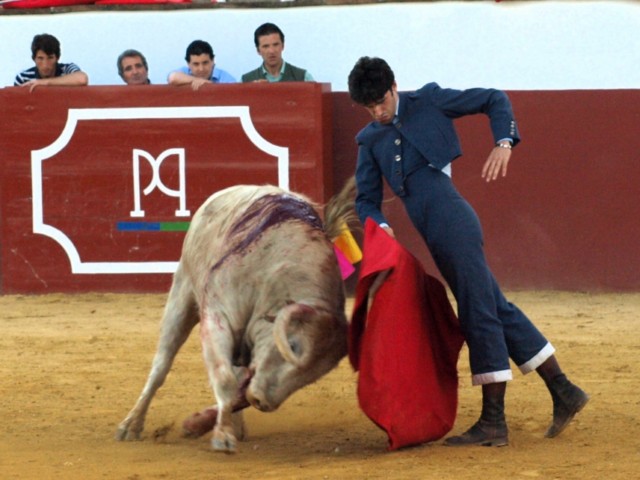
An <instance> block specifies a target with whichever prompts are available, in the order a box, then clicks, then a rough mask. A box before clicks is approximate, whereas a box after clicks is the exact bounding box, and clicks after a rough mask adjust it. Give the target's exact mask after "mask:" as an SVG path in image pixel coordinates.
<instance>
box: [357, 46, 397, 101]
mask: <svg viewBox="0 0 640 480" xmlns="http://www.w3.org/2000/svg"><path fill="white" fill-rule="evenodd" d="M394 81H395V76H394V75H393V70H391V67H389V64H388V63H387V62H385V61H384V60H383V59H381V58H376V57H374V58H370V57H360V59H359V60H358V61H357V62H356V64H355V66H354V67H353V70H351V73H350V74H349V95H351V99H352V100H353V101H354V102H356V103H358V104H360V105H371V104H372V103H375V102H378V101H380V100H381V99H382V98H383V97H384V96H385V94H386V93H387V92H388V91H389V90H391V86H392V85H393V82H394Z"/></svg>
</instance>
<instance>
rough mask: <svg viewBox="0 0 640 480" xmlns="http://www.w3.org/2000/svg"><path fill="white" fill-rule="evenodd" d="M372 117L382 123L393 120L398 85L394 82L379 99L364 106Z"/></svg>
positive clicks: (385, 123)
mask: <svg viewBox="0 0 640 480" xmlns="http://www.w3.org/2000/svg"><path fill="white" fill-rule="evenodd" d="M364 108H366V109H367V111H368V112H369V114H370V115H371V117H373V119H374V120H375V121H376V122H378V123H380V124H382V125H387V124H389V123H391V122H392V121H393V117H395V116H396V110H397V108H398V87H397V85H396V83H395V82H394V83H393V85H391V88H390V89H389V90H388V91H387V93H385V94H384V97H382V98H381V99H380V100H378V101H376V102H373V103H370V104H369V105H365V107H364Z"/></svg>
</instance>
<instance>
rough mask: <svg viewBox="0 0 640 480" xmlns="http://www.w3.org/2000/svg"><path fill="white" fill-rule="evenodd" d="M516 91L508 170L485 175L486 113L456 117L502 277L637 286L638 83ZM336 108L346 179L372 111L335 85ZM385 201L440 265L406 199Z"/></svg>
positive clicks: (469, 182)
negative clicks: (514, 140) (517, 137)
mask: <svg viewBox="0 0 640 480" xmlns="http://www.w3.org/2000/svg"><path fill="white" fill-rule="evenodd" d="M508 93H509V97H510V98H511V101H512V103H513V106H514V110H515V114H516V118H517V120H518V125H519V128H520V133H521V135H522V143H521V144H520V145H519V146H518V147H516V148H515V149H514V151H513V155H512V160H511V162H510V165H509V172H508V175H507V177H506V178H501V179H499V180H498V181H496V182H493V183H490V184H487V183H485V182H484V181H483V180H482V179H481V178H480V172H481V169H482V165H483V163H484V161H485V160H486V156H487V155H488V153H489V150H490V149H491V147H492V139H491V132H490V130H489V126H488V123H487V121H486V119H485V117H483V116H481V115H478V116H473V117H467V118H464V119H461V120H459V121H457V123H456V125H457V129H458V133H459V135H460V138H461V141H462V147H463V151H464V155H463V157H461V158H459V159H458V160H456V161H455V162H454V164H453V178H454V182H455V183H456V185H457V186H458V189H459V190H460V191H461V192H462V194H463V195H464V196H465V197H466V198H467V199H468V200H469V201H470V202H471V203H472V205H473V206H474V208H475V209H476V211H477V212H478V214H479V216H480V219H481V221H482V224H483V229H484V234H485V247H486V254H487V258H488V261H489V264H490V265H491V268H492V270H493V271H494V273H495V275H496V277H497V278H498V281H499V282H500V283H501V284H502V285H503V286H505V287H507V288H512V289H525V288H526V289H532V288H535V289H564V290H586V291H637V290H639V289H640V240H639V239H640V207H639V206H638V203H639V200H640V187H639V184H640V161H639V160H640V154H639V153H638V152H639V151H640V137H639V136H638V125H640V90H607V91H602V90H600V91H517V92H508ZM334 112H335V113H336V115H335V117H334V118H335V120H334V132H335V135H336V139H335V140H334V144H335V145H336V147H338V148H340V151H339V152H336V154H335V155H334V158H335V159H336V160H337V162H336V165H335V166H334V180H335V182H336V184H339V183H340V182H342V181H343V179H344V178H345V177H346V176H347V175H348V174H351V173H352V172H353V169H354V168H355V157H356V146H355V143H354V141H353V136H354V135H355V134H356V133H357V132H358V130H359V129H360V128H361V127H362V126H364V125H365V123H366V122H368V118H367V115H366V112H364V111H362V109H359V108H358V107H355V106H353V105H352V104H351V102H350V101H349V98H348V95H347V94H346V93H334ZM338 137H342V138H338ZM347 137H350V139H349V140H347ZM387 198H389V196H387ZM385 208H386V211H387V214H388V216H389V218H390V219H391V221H392V223H393V226H394V231H395V232H396V235H397V236H398V237H399V239H400V240H401V241H402V242H403V243H404V244H405V245H407V246H408V248H409V249H410V250H411V251H412V252H413V253H414V254H416V255H417V256H418V257H419V258H420V259H421V260H423V262H424V263H425V265H426V266H427V269H428V271H429V272H430V273H435V267H434V266H433V263H432V261H431V259H430V256H429V253H428V251H427V250H426V248H425V247H424V245H423V244H422V241H421V239H420V238H419V237H418V235H417V234H416V233H415V231H414V230H413V228H412V227H411V225H410V223H409V221H408V219H407V218H406V216H405V214H404V210H403V208H402V205H401V202H400V201H399V199H395V200H392V201H391V202H389V203H388V204H387V205H386V207H385Z"/></svg>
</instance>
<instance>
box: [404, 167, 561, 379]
mask: <svg viewBox="0 0 640 480" xmlns="http://www.w3.org/2000/svg"><path fill="white" fill-rule="evenodd" d="M405 189H406V191H407V195H406V196H405V197H403V201H404V204H405V208H406V210H407V213H408V215H409V217H410V218H411V221H412V222H413V224H414V226H415V227H416V229H417V230H418V232H419V233H420V235H421V236H422V238H423V239H424V241H425V242H426V244H427V247H428V248H429V251H430V252H431V255H432V257H433V259H434V262H435V263H436V265H437V267H438V269H439V270H440V273H441V274H442V276H443V277H444V279H445V280H446V282H447V283H448V284H449V288H450V289H451V291H452V292H453V295H454V296H455V299H456V302H457V304H458V317H459V319H460V325H461V328H462V333H463V335H464V337H465V339H466V342H467V346H468V348H469V360H470V364H471V373H472V381H473V384H474V385H480V384H485V383H496V382H502V381H506V380H511V378H512V374H511V368H510V365H509V358H511V359H513V361H514V362H515V363H516V365H518V367H519V368H520V370H521V371H522V372H523V373H528V372H530V371H532V370H535V369H536V368H537V367H538V366H540V364H542V363H543V362H544V361H545V360H546V359H547V358H549V357H550V356H551V355H552V354H553V352H554V349H553V347H552V346H551V344H550V343H549V342H548V341H547V340H546V339H545V337H544V336H543V335H542V334H541V333H540V331H539V330H538V329H537V328H536V327H535V325H534V324H533V323H532V322H531V320H529V318H527V316H526V315H525V314H524V313H523V312H522V311H521V310H520V309H519V308H518V307H517V306H515V305H513V304H512V303H509V302H508V301H507V300H506V298H505V297H504V295H503V293H502V291H501V290H500V287H499V286H498V283H497V282H496V279H495V278H494V276H493V274H492V273H491V271H490V270H489V267H488V266H487V262H486V259H485V255H484V251H483V236H482V227H481V226H480V221H479V219H478V216H477V215H476V213H475V211H474V210H473V208H472V207H471V205H469V203H468V202H467V201H466V200H465V199H464V198H462V196H461V195H460V194H459V193H458V191H457V190H456V188H455V187H454V185H453V182H452V181H451V178H450V177H449V176H448V175H446V174H444V173H442V172H441V171H439V170H436V169H434V168H431V167H428V166H427V167H424V168H421V169H419V170H417V171H415V172H413V173H411V174H410V175H409V176H408V177H407V178H406V180H405Z"/></svg>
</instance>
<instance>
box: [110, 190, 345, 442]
mask: <svg viewBox="0 0 640 480" xmlns="http://www.w3.org/2000/svg"><path fill="white" fill-rule="evenodd" d="M354 191H355V187H354V185H353V182H349V184H348V185H347V186H346V187H345V189H343V191H342V192H341V194H340V195H338V196H337V197H336V198H334V199H332V201H331V202H330V203H329V204H328V206H327V207H326V209H325V222H324V225H323V222H322V221H321V219H320V217H319V215H318V213H317V211H316V210H315V208H314V207H313V206H312V205H311V203H309V202H308V201H307V200H306V199H305V198H304V197H302V196H300V195H297V194H293V193H290V192H285V191H283V190H281V189H279V188H277V187H273V186H261V187H258V186H246V185H243V186H236V187H231V188H228V189H226V190H223V191H220V192H218V193H216V194H214V195H213V196H211V197H210V198H209V199H208V200H207V201H206V202H205V203H204V204H203V205H202V206H201V207H200V208H199V209H198V211H197V212H196V214H195V216H194V218H193V222H192V224H191V226H190V228H189V231H188V232H187V235H186V237H185V241H184V246H183V250H182V256H181V259H180V263H179V266H178V269H177V271H176V273H175V275H174V278H173V285H172V287H171V291H170V293H169V298H168V301H167V304H166V307H165V312H164V318H163V321H162V328H161V335H160V340H159V344H158V349H157V352H156V354H155V357H154V359H153V364H152V368H151V372H150V373H149V377H148V379H147V382H146V384H145V386H144V388H143V390H142V393H141V395H140V397H139V398H138V401H137V403H136V404H135V406H134V407H133V409H132V410H131V412H129V414H128V415H127V417H126V418H125V419H124V420H123V421H122V423H120V425H119V428H118V432H117V434H116V438H117V439H119V440H133V439H139V438H140V434H141V432H142V430H143V428H144V421H145V416H146V413H147V410H148V408H149V405H150V403H151V399H152V398H153V396H154V394H155V393H156V391H157V390H158V388H160V386H161V385H162V384H163V382H164V380H165V378H166V376H167V374H168V373H169V369H170V368H171V365H172V363H173V360H174V358H175V356H176V354H177V353H178V350H179V349H180V347H181V346H182V345H183V344H184V342H185V341H186V339H187V338H188V336H189V334H190V332H191V330H192V329H193V327H194V326H195V325H196V324H198V323H200V335H201V341H202V349H203V355H204V360H205V364H206V368H207V372H208V375H209V380H210V383H211V385H212V387H213V393H214V396H215V399H216V407H215V410H210V411H209V412H214V414H215V428H214V431H213V437H212V440H211V444H212V447H213V449H214V450H219V451H225V452H233V451H235V450H236V437H237V436H239V437H241V436H242V434H243V433H242V431H239V430H241V429H239V428H238V427H237V426H238V425H239V423H238V422H237V421H235V420H234V419H233V418H232V413H233V412H234V411H237V410H240V409H242V408H244V407H246V406H248V405H252V406H254V407H256V408H257V409H259V410H261V411H264V412H269V411H272V410H275V409H276V408H278V407H279V406H280V405H281V404H282V402H284V401H285V400H286V399H287V397H289V396H290V395H291V394H292V393H293V392H295V391H296V390H298V389H299V388H301V387H303V386H305V385H307V384H309V383H312V382H314V381H315V380H317V379H318V378H320V377H321V376H322V375H324V374H326V373H327V372H329V371H330V370H331V369H333V368H334V367H335V366H336V365H337V364H338V362H339V361H340V359H342V358H343V357H344V356H345V355H346V353H347V320H346V317H345V312H344V308H345V297H344V288H343V282H342V278H341V275H340V271H339V267H338V264H337V262H336V258H335V254H334V251H333V247H332V244H331V239H332V238H334V237H335V236H337V235H338V234H339V232H340V228H342V225H344V223H343V222H344V220H345V219H346V217H348V215H349V214H350V212H351V211H352V210H351V209H352V203H353V198H354ZM237 415H241V412H238V414H237ZM213 423H214V419H212V420H211V424H210V425H209V428H211V426H212V424H213ZM234 425H235V427H234ZM199 433H202V432H199Z"/></svg>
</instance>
